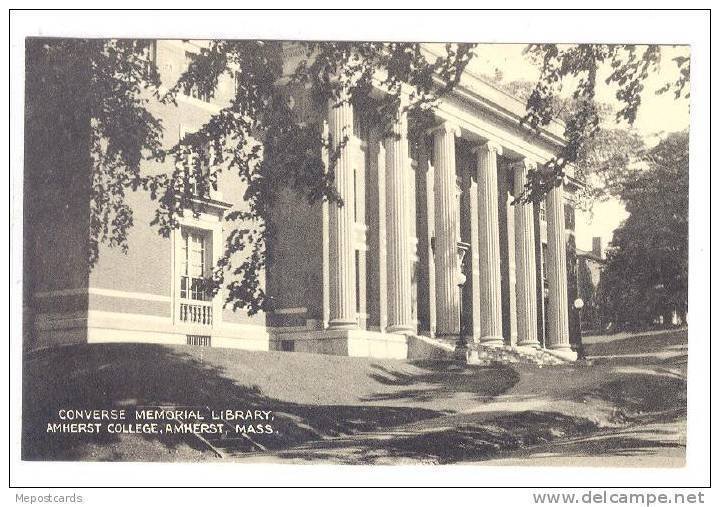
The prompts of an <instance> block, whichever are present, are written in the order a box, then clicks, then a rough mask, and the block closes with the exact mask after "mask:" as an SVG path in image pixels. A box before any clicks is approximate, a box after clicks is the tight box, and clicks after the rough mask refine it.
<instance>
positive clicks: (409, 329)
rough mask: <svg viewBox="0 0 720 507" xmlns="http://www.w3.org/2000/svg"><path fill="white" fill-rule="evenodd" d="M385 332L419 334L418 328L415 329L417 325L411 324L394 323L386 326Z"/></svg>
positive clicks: (406, 334) (408, 334)
mask: <svg viewBox="0 0 720 507" xmlns="http://www.w3.org/2000/svg"><path fill="white" fill-rule="evenodd" d="M385 332H386V333H392V334H403V335H405V336H411V335H416V334H417V330H416V329H415V326H413V325H410V324H393V325H391V326H388V327H387V328H385Z"/></svg>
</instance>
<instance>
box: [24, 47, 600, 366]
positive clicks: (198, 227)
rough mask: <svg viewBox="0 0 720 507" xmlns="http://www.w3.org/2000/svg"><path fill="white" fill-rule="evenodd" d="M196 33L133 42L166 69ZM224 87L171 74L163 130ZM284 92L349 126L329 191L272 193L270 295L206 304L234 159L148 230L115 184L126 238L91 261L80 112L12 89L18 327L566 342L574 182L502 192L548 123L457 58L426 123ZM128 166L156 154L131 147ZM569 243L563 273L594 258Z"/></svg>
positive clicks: (236, 190)
mask: <svg viewBox="0 0 720 507" xmlns="http://www.w3.org/2000/svg"><path fill="white" fill-rule="evenodd" d="M30 43H32V42H30ZM290 49H291V48H290ZM197 50H198V46H197V45H196V44H195V43H192V42H181V41H171V40H162V41H157V43H156V44H155V45H154V49H153V51H152V55H151V58H153V59H155V61H156V62H157V65H158V69H159V72H160V74H161V78H162V81H163V83H170V84H172V83H174V82H175V80H176V79H177V78H178V76H179V75H180V73H181V72H182V71H183V69H184V68H185V66H186V65H187V62H188V59H189V57H190V54H191V53H192V52H193V51H197ZM291 53H292V51H289V52H288V54H289V55H290V54H291ZM40 78H42V76H28V80H30V79H40ZM233 87H234V82H233V78H232V77H229V76H223V78H222V79H221V81H220V84H219V88H218V92H217V94H216V96H215V97H213V98H208V97H206V96H202V95H201V94H199V93H196V92H195V91H194V90H189V91H188V93H187V94H185V95H182V94H181V95H179V96H178V100H177V102H178V104H177V106H174V105H160V104H156V105H154V106H153V107H154V110H153V112H154V113H155V114H156V115H157V116H159V117H161V118H162V121H163V125H164V128H165V133H166V134H165V135H166V139H165V141H166V144H168V145H172V144H174V143H175V142H177V141H178V139H180V138H182V137H183V136H184V133H185V132H188V131H193V130H194V129H197V128H198V127H199V126H200V125H202V124H203V123H204V122H205V121H206V120H207V119H208V117H209V116H210V115H211V114H212V113H213V112H215V111H218V109H219V108H220V107H221V105H222V104H223V101H227V100H228V98H229V97H230V96H231V95H232V93H233V89H234V88H233ZM291 93H293V94H294V98H295V99H296V100H295V104H296V107H297V108H298V111H299V114H303V115H305V117H306V118H307V121H317V122H322V123H324V124H325V125H326V132H327V133H328V134H329V136H330V138H331V140H337V139H339V138H340V137H341V132H346V133H348V134H349V135H350V140H351V142H349V143H348V144H347V145H346V146H345V147H344V149H343V150H342V154H341V156H340V158H339V160H338V163H337V167H336V185H337V188H338V190H339V192H340V194H341V195H342V197H343V199H344V202H345V206H344V207H342V208H341V207H338V206H337V205H334V204H333V205H328V204H317V205H310V204H308V203H307V200H306V199H304V198H303V197H301V196H298V195H296V194H294V193H293V192H292V191H291V190H290V189H288V191H287V192H286V194H285V195H284V197H283V199H282V202H280V203H279V204H278V205H277V206H275V208H273V210H272V211H271V218H270V221H271V223H270V224H268V226H269V227H271V228H272V231H273V236H272V241H271V242H270V245H269V252H268V253H269V261H268V266H267V269H266V272H265V273H264V274H263V276H262V283H263V284H264V288H265V291H266V292H267V293H268V294H269V295H271V296H272V297H273V299H274V302H275V309H274V311H272V312H271V313H268V314H264V313H262V312H261V313H260V314H257V315H254V316H248V315H246V314H245V313H244V312H233V311H231V310H230V309H227V308H223V295H222V293H221V294H219V295H218V296H216V297H214V298H209V297H208V296H207V295H206V294H205V293H204V292H203V291H200V290H198V287H199V284H198V280H199V279H201V278H202V277H205V276H208V275H209V273H210V272H211V269H212V267H213V266H214V264H215V262H216V261H217V259H218V258H219V256H220V254H221V251H222V249H223V243H224V241H225V239H227V236H228V233H229V230H228V225H227V223H226V222H225V221H224V216H225V215H226V214H227V213H228V212H230V211H233V210H242V209H243V207H244V206H246V203H245V202H244V200H243V193H244V190H245V187H244V186H243V184H242V183H241V182H240V181H239V180H238V179H237V178H236V177H234V176H233V175H231V174H228V173H223V175H222V176H221V179H220V182H219V188H218V192H211V193H209V194H208V195H198V196H197V199H198V203H199V205H200V207H201V209H202V213H201V214H200V216H199V217H196V216H193V214H192V213H186V215H185V216H184V218H182V226H181V227H180V228H179V229H177V230H175V231H174V232H173V234H172V235H171V237H170V238H167V239H166V238H163V237H161V236H159V235H158V234H157V232H156V231H155V230H154V229H153V228H152V227H151V226H150V225H149V223H150V222H151V220H152V219H153V213H154V209H155V207H156V203H153V202H152V201H150V199H149V197H148V196H147V195H146V194H144V193H142V192H135V193H132V192H131V193H129V194H128V195H127V200H128V202H129V203H130V204H131V206H132V207H133V210H134V213H135V215H134V223H135V225H134V227H133V228H132V230H131V232H130V236H129V251H128V252H127V254H124V253H123V252H121V251H119V250H118V249H111V248H107V247H102V248H101V251H100V256H99V261H98V263H97V265H96V266H95V267H94V268H93V269H92V270H90V269H89V267H88V263H87V260H86V259H87V256H86V250H85V242H84V238H86V237H87V233H88V227H90V226H91V225H90V224H89V223H88V216H89V200H88V195H89V193H88V191H89V189H88V184H89V181H90V170H89V168H90V165H89V164H90V159H89V157H90V153H89V152H88V149H87V145H86V144H85V143H84V141H83V139H84V138H83V135H84V133H87V131H88V128H89V122H87V119H86V118H85V119H83V118H74V119H72V120H63V121H64V123H63V122H60V123H58V119H57V118H49V117H45V118H43V116H42V113H43V109H42V108H43V104H46V103H47V102H48V101H53V100H58V98H57V97H48V96H42V95H41V96H29V97H27V101H28V105H29V107H32V108H33V114H32V115H30V117H31V118H33V120H32V122H30V121H29V123H28V124H27V131H26V138H25V139H26V145H27V149H26V168H25V171H26V172H25V209H26V210H29V212H28V213H27V214H26V222H25V227H24V234H25V301H24V303H25V309H26V311H25V315H26V319H25V325H26V329H28V330H29V331H30V332H29V333H28V338H27V339H28V341H29V343H28V345H29V346H30V347H44V346H55V345H60V344H65V343H78V342H91V343H98V342H118V341H126V342H127V341H131V342H151V343H176V344H192V345H200V346H219V347H238V348H245V349H254V350H273V349H274V350H288V351H291V350H294V351H308V352H321V353H332V354H347V355H356V356H374V357H394V358H406V357H408V356H409V355H411V349H412V346H413V345H412V340H413V338H412V337H414V336H415V335H422V336H425V337H427V338H428V339H429V340H439V341H443V340H445V341H447V340H450V341H455V340H458V339H459V337H461V336H462V337H464V339H465V340H466V341H467V342H476V343H479V344H485V345H502V344H508V345H512V346H518V347H540V346H544V347H546V348H547V349H548V350H549V351H551V352H553V353H555V354H556V355H558V356H562V357H565V358H568V359H572V358H573V357H574V352H573V351H572V350H571V348H570V343H569V315H571V310H570V307H569V305H570V304H572V301H573V300H574V289H573V287H572V284H570V287H569V286H568V276H567V273H568V262H569V261H568V259H567V253H566V240H567V238H568V237H572V236H573V229H574V222H575V220H574V209H573V207H572V204H571V203H572V199H571V197H572V193H573V192H574V191H575V189H576V188H578V182H577V181H575V180H574V179H573V178H572V177H569V178H567V179H566V181H565V184H564V185H563V186H560V187H558V188H556V189H554V190H552V191H551V192H550V193H549V195H548V196H547V198H546V199H545V201H544V203H543V204H542V205H519V206H511V205H510V203H511V201H512V200H513V197H514V196H517V195H519V194H520V192H522V190H523V186H524V184H525V182H526V178H527V173H528V170H530V169H531V168H532V167H534V166H536V165H537V164H543V163H545V162H546V161H548V160H549V159H550V158H552V157H553V155H554V154H555V153H556V152H557V150H558V149H559V148H560V147H561V146H562V145H563V143H564V139H563V136H562V134H563V126H562V124H560V123H559V122H552V123H551V124H550V125H548V126H547V127H546V128H545V129H543V131H542V132H541V133H540V135H538V136H534V135H529V133H528V131H527V129H526V128H525V127H521V125H520V121H519V120H520V119H521V118H522V117H523V116H524V114H525V104H524V103H523V102H521V101H520V100H517V99H516V98H514V97H512V96H510V95H508V94H506V93H504V92H502V91H500V90H498V89H496V88H495V87H493V86H492V85H489V84H487V83H485V82H483V81H482V80H480V79H479V78H477V77H476V76H474V75H472V74H471V73H469V72H466V73H465V74H464V75H463V78H462V81H461V82H460V84H459V85H458V86H457V87H456V89H455V90H454V91H453V93H452V94H451V95H450V96H448V97H445V98H444V99H443V101H442V102H441V104H440V106H439V107H438V109H437V110H436V111H435V115H436V119H437V124H436V127H435V128H434V129H433V130H432V131H430V132H428V133H427V134H426V135H423V136H420V137H419V138H412V139H411V138H408V128H407V118H406V117H405V115H402V114H401V115H399V120H398V122H397V124H396V126H395V130H396V133H397V136H391V137H389V138H385V139H382V138H380V132H378V129H377V127H376V126H374V125H372V124H370V123H369V122H368V121H367V119H366V117H365V115H364V114H363V111H358V110H355V111H354V110H353V108H352V106H349V105H347V104H345V105H342V106H340V107H335V105H333V104H330V105H329V106H328V107H323V108H321V109H318V108H315V107H314V106H313V105H312V102H311V101H309V100H307V97H305V96H304V95H303V93H307V92H305V91H303V90H291ZM378 93H382V92H381V90H378ZM68 122H71V123H68ZM72 122H74V123H72ZM48 132H52V133H53V134H55V135H48V134H47V133H48ZM143 170H144V171H160V170H162V171H167V170H168V168H167V167H164V166H160V165H158V164H157V163H150V162H148V163H145V165H144V166H143ZM573 244H574V243H573ZM579 257H580V258H581V259H583V262H582V264H581V267H580V268H579V271H580V273H582V276H583V277H585V276H586V275H585V274H584V273H586V272H588V273H590V274H589V279H592V280H595V279H596V274H595V273H596V268H595V264H593V262H595V260H594V257H591V256H589V255H585V254H584V253H581V255H579ZM597 262H598V263H600V262H601V261H599V260H598V261H597ZM598 265H599V264H598ZM571 268H572V262H571ZM583 280H585V278H583ZM569 289H570V292H569ZM583 290H584V289H583ZM581 294H585V293H584V292H582V291H581ZM590 299H591V297H588V300H590Z"/></svg>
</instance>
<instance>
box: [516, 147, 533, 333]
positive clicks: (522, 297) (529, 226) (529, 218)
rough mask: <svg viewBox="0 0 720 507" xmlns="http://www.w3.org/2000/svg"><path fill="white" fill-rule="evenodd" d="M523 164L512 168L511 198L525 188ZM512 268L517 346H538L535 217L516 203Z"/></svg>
mask: <svg viewBox="0 0 720 507" xmlns="http://www.w3.org/2000/svg"><path fill="white" fill-rule="evenodd" d="M530 168H531V166H530V164H529V163H528V162H526V161H523V162H519V163H517V164H516V165H515V167H514V169H515V171H514V177H515V181H514V187H515V188H514V190H515V198H516V199H517V198H519V197H520V195H522V193H523V190H524V189H525V183H526V182H527V175H528V170H529V169H530ZM513 208H515V210H514V211H515V266H516V275H517V276H516V285H515V288H516V297H517V305H516V308H517V327H518V342H517V344H518V346H521V347H522V346H525V347H539V346H540V342H539V341H538V335H537V318H538V314H537V309H538V305H537V284H536V277H537V271H536V267H535V217H534V214H533V211H534V210H533V204H532V203H525V204H520V203H517V204H515V206H513Z"/></svg>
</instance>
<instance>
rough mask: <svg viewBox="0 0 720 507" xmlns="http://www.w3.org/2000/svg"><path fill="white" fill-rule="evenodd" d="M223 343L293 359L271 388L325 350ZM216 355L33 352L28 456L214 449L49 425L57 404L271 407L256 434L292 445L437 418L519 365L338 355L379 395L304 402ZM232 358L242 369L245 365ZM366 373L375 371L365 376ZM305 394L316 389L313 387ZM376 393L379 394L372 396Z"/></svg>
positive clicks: (247, 355)
mask: <svg viewBox="0 0 720 507" xmlns="http://www.w3.org/2000/svg"><path fill="white" fill-rule="evenodd" d="M221 352H224V354H225V356H224V357H225V358H227V357H228V356H229V357H235V358H237V359H238V361H239V363H243V362H245V363H247V369H251V368H252V367H256V368H257V362H258V361H268V360H269V356H268V354H269V355H271V356H273V357H271V358H270V360H275V361H279V362H282V361H283V360H288V361H290V362H289V364H291V365H294V366H293V368H290V369H289V371H288V370H287V369H286V370H285V371H283V372H282V373H281V370H278V371H275V372H274V375H273V378H272V379H260V380H261V381H262V382H263V383H266V384H267V388H268V389H269V390H271V391H274V392H281V393H291V391H292V389H291V388H290V386H291V385H292V384H294V383H296V382H298V381H300V379H299V377H300V376H308V375H309V376H312V375H315V373H313V371H312V365H313V360H314V358H318V357H319V356H312V355H307V356H306V357H303V356H301V359H302V360H303V364H304V363H307V365H308V366H309V367H303V368H300V367H299V366H298V365H297V364H296V363H297V360H298V356H300V355H295V354H283V353H264V354H263V353H252V352H242V351H232V352H229V351H221ZM208 354H209V355H210V356H212V355H213V354H217V352H216V351H208V352H203V351H199V349H197V348H195V349H193V348H188V347H168V346H162V345H146V344H143V345H135V344H102V345H79V346H71V347H65V348H62V349H56V350H48V351H41V352H37V353H34V354H32V355H29V356H28V357H26V359H25V365H24V376H23V422H24V424H23V429H22V452H23V458H24V459H27V460H84V459H90V460H95V459H98V460H120V459H123V460H142V461H145V460H153V459H157V460H167V459H175V458H177V459H180V460H182V459H201V455H205V454H207V452H206V451H207V449H205V448H204V447H203V445H202V444H201V443H200V442H199V441H198V440H197V439H195V438H194V437H192V436H172V435H133V436H131V437H129V436H128V435H114V434H108V433H106V432H103V433H101V434H99V435H89V434H62V435H58V434H48V433H47V432H46V425H47V423H48V422H61V421H60V420H59V419H58V410H59V409H63V408H64V409H103V408H122V407H124V408H127V409H128V410H129V412H131V413H132V411H133V410H134V408H135V407H137V406H151V407H159V406H162V407H165V406H182V407H210V408H215V409H219V410H221V409H226V408H228V409H241V410H248V409H249V410H253V409H259V410H272V411H273V412H274V414H275V420H274V421H273V422H272V425H273V428H274V431H275V432H276V433H274V434H273V435H253V439H254V440H255V441H256V442H258V443H260V444H261V445H263V446H265V447H266V448H268V449H287V448H290V447H292V446H295V445H298V444H302V443H304V442H308V441H313V440H320V439H326V438H331V437H338V436H345V435H351V434H356V433H360V432H372V431H378V430H381V429H383V428H386V427H394V426H398V425H402V424H407V423H410V422H415V421H419V420H425V419H429V418H434V417H438V416H441V415H444V414H447V413H449V412H452V410H448V404H447V399H448V398H449V397H452V396H454V395H458V396H465V397H470V398H474V397H484V398H487V397H492V396H495V395H497V394H499V393H501V392H502V391H503V390H505V389H507V388H509V387H511V386H512V385H513V383H514V382H515V381H516V380H517V374H516V373H515V372H514V371H512V370H495V369H494V370H492V371H486V372H483V371H481V369H479V368H469V369H468V368H465V367H458V368H455V367H453V366H452V365H449V364H448V363H435V362H420V363H413V364H411V365H410V366H409V365H408V364H407V363H402V362H399V361H398V362H395V363H393V362H385V363H384V364H376V362H370V361H367V363H368V364H367V365H366V368H365V369H364V370H360V373H359V372H358V371H355V372H353V373H352V375H349V376H343V370H344V371H345V372H346V373H347V371H348V370H347V369H344V368H343V366H344V365H343V360H347V359H349V358H335V359H332V358H331V359H330V360H329V361H330V362H329V363H328V364H329V365H330V366H328V368H337V369H338V371H331V372H329V374H330V375H331V376H332V377H333V378H334V381H335V382H336V383H349V384H350V386H348V387H349V390H350V391H352V384H353V383H358V384H363V387H364V388H365V390H366V391H368V390H370V391H373V392H374V394H373V395H372V396H366V397H365V398H367V399H362V398H359V399H355V400H353V399H352V398H347V399H346V401H347V402H348V403H345V404H339V403H337V401H338V399H337V393H328V397H329V399H327V400H326V399H323V397H322V396H323V393H322V392H321V391H322V390H319V391H318V393H315V399H314V402H312V403H298V402H293V401H292V399H279V398H278V397H272V396H268V395H266V394H264V392H263V391H264V390H263V389H262V388H261V387H260V386H258V385H252V384H247V383H242V382H238V381H237V377H238V375H237V374H235V373H233V374H229V373H228V371H227V368H225V367H223V366H220V365H218V364H217V363H216V362H215V361H210V360H208V358H207V355H208ZM322 361H328V359H327V358H319V360H318V361H316V363H321V362H322ZM233 367H234V368H236V369H237V368H239V369H243V365H242V364H235V365H233ZM325 373H328V372H325ZM363 375H364V377H367V378H359V377H361V376H363ZM491 379H494V380H492V381H491ZM303 380H304V381H307V379H303ZM368 383H369V384H370V385H369V386H368ZM282 384H285V387H287V388H286V389H284V388H283V385H282ZM338 390H340V389H339V388H338ZM378 393H380V394H378ZM302 394H303V395H307V390H304V391H303V393H302ZM290 397H291V398H292V394H290ZM373 398H374V399H375V401H376V403H372V402H371V401H372V399H373ZM341 399H342V398H341ZM401 399H404V400H405V403H404V404H403V403H399V405H400V406H393V401H397V400H401ZM408 402H410V404H408ZM419 402H422V403H419ZM413 403H414V404H413ZM424 406H427V407H428V408H424ZM138 439H142V440H143V441H144V442H145V444H144V449H145V450H144V451H142V450H140V449H134V448H133V446H134V445H136V443H133V442H137V440H138ZM176 454H178V455H177V456H175V457H173V456H174V455H176Z"/></svg>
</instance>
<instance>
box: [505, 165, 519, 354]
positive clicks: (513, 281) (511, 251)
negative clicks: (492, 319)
mask: <svg viewBox="0 0 720 507" xmlns="http://www.w3.org/2000/svg"><path fill="white" fill-rule="evenodd" d="M510 171H512V168H510ZM502 178H503V180H504V181H505V182H506V183H505V185H503V186H502V188H503V190H504V192H503V194H502V195H501V200H502V203H503V211H504V212H505V216H506V222H505V223H506V232H507V270H508V313H509V320H508V323H509V325H510V329H506V330H505V332H506V333H507V335H508V338H509V341H510V345H513V346H515V345H517V341H518V314H517V278H518V273H517V252H516V246H515V243H516V241H515V239H516V232H515V231H516V224H515V209H514V208H515V206H513V204H512V202H513V200H514V199H513V192H512V190H513V188H514V181H513V188H510V184H509V181H508V174H507V172H504V171H503V173H502Z"/></svg>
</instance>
